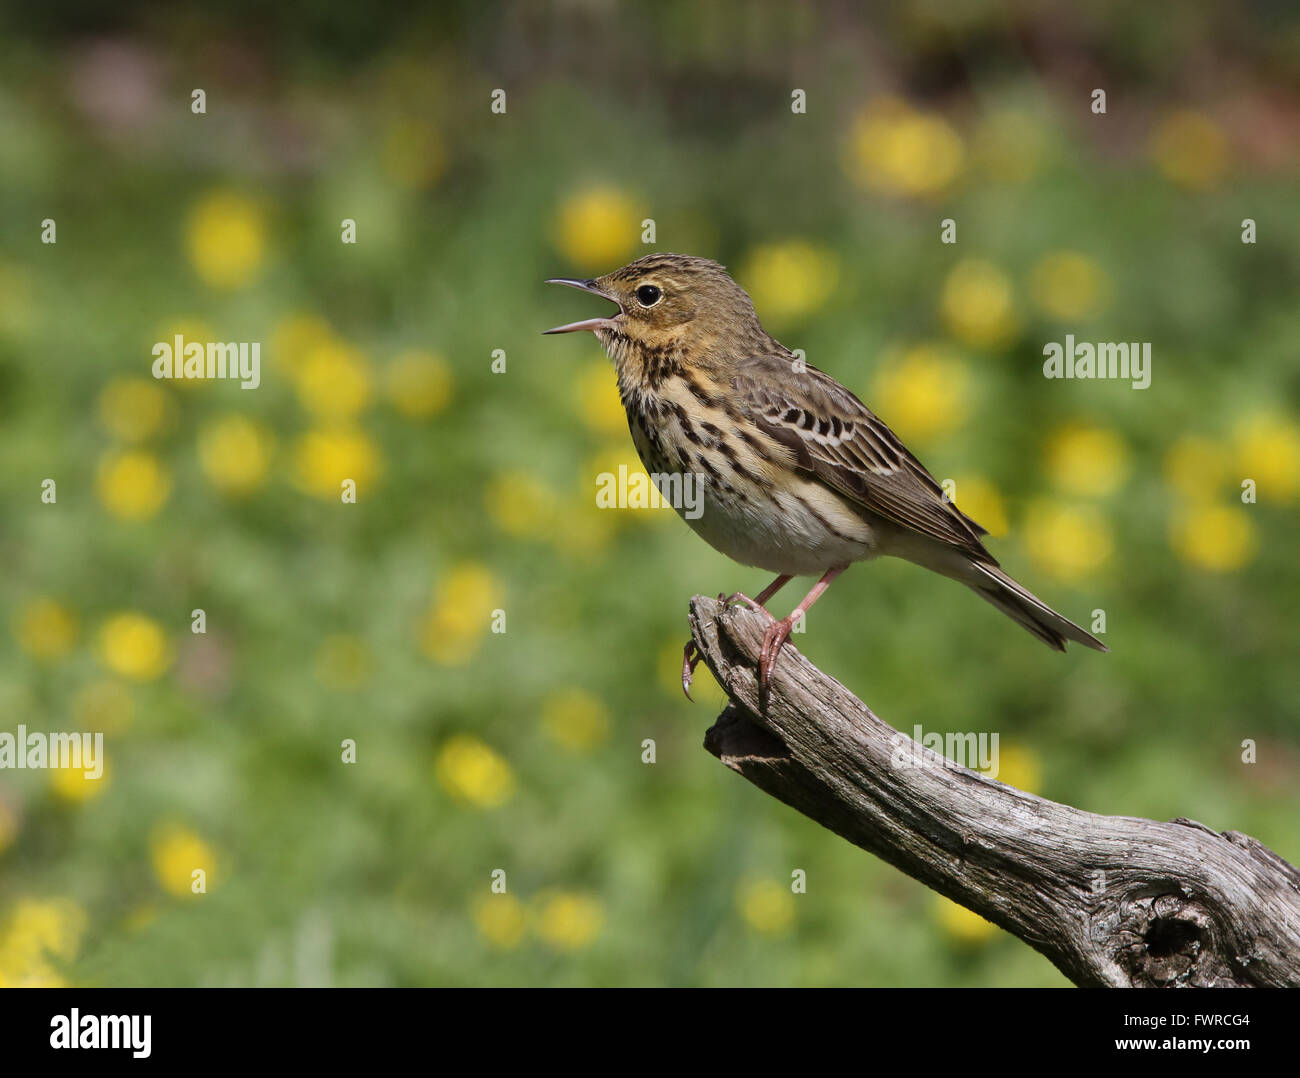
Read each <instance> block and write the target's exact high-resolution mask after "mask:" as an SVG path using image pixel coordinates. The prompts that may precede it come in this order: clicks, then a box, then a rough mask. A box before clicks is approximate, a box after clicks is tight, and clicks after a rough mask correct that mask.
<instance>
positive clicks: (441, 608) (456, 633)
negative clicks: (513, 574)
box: [424, 562, 502, 666]
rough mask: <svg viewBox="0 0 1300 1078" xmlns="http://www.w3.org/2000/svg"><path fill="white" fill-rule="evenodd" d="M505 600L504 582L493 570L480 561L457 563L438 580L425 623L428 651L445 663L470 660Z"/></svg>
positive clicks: (459, 663) (433, 657)
mask: <svg viewBox="0 0 1300 1078" xmlns="http://www.w3.org/2000/svg"><path fill="white" fill-rule="evenodd" d="M501 601H502V587H501V583H500V581H499V580H498V579H497V577H496V576H495V575H494V574H493V573H492V572H491V570H489V569H487V568H486V567H485V566H482V565H479V564H478V563H476V562H462V563H461V564H459V565H456V566H454V567H453V568H452V569H451V570H450V571H449V572H448V573H447V574H446V576H444V577H443V578H442V580H441V581H439V583H438V588H437V591H436V593H435V595H434V602H433V609H432V610H431V612H430V614H429V618H428V620H427V622H426V624H425V630H424V650H425V653H426V654H427V655H428V656H429V657H430V658H431V659H433V660H434V661H435V662H437V663H441V664H442V665H443V666H459V665H461V664H463V663H466V662H468V661H469V660H470V659H472V658H473V657H474V655H475V654H476V653H477V652H478V649H479V646H480V644H481V643H482V640H483V634H484V633H486V632H487V631H488V630H489V629H490V628H491V627H492V625H491V621H492V617H493V611H495V610H498V609H500V607H501Z"/></svg>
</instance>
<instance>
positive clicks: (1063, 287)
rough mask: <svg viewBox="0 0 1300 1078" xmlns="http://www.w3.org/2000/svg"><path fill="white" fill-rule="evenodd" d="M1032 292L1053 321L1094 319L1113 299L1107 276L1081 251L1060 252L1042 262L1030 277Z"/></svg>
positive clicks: (1035, 267) (1035, 299) (1046, 257)
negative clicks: (1054, 319)
mask: <svg viewBox="0 0 1300 1078" xmlns="http://www.w3.org/2000/svg"><path fill="white" fill-rule="evenodd" d="M1029 291H1030V294H1031V295H1032V296H1033V298H1034V302H1035V303H1037V304H1038V306H1039V307H1041V308H1042V309H1043V310H1044V311H1046V312H1047V313H1048V314H1049V315H1051V316H1052V317H1053V318H1059V319H1061V320H1062V321H1074V320H1077V319H1082V318H1091V317H1092V316H1093V315H1095V314H1097V313H1098V312H1099V311H1101V310H1102V309H1103V308H1104V307H1105V306H1106V303H1107V302H1108V300H1109V298H1110V282H1109V281H1108V280H1107V278H1106V274H1105V272H1104V271H1103V270H1102V268H1101V267H1100V266H1099V265H1097V263H1096V262H1094V261H1093V260H1092V259H1091V258H1089V257H1088V256H1087V255H1083V254H1080V253H1079V252H1078V251H1057V252H1055V253H1053V254H1050V255H1047V256H1045V257H1044V258H1042V259H1041V260H1040V261H1039V262H1038V264H1037V265H1035V266H1034V268H1033V270H1032V271H1031V273H1030V279H1029Z"/></svg>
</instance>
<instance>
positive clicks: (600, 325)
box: [543, 277, 622, 333]
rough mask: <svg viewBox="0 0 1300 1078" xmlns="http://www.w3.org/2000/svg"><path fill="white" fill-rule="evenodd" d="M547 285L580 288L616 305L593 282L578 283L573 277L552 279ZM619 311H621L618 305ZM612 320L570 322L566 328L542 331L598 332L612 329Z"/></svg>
mask: <svg viewBox="0 0 1300 1078" xmlns="http://www.w3.org/2000/svg"><path fill="white" fill-rule="evenodd" d="M546 283H547V284H567V285H568V286H569V287H570V288H581V289H582V290H583V291H584V292H590V293H591V294H592V295H593V296H599V297H600V298H601V299H607V300H609V301H610V302H611V303H618V300H616V299H615V298H614V297H613V296H611V295H608V294H607V293H605V292H603V291H601V290H600V289H599V288H597V287H596V282H595V281H580V280H578V279H576V278H574V277H552V278H551V279H550V280H549V281H547V282H546ZM619 311H620V312H621V311H622V306H621V305H620V307H619ZM613 328H614V320H613V319H612V318H588V319H585V320H584V321H582V322H570V323H569V324H568V325H567V326H556V327H555V328H554V329H548V330H543V332H544V333H577V332H578V331H579V330H582V329H589V330H593V331H595V330H598V329H613Z"/></svg>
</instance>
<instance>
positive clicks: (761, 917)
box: [736, 880, 794, 936]
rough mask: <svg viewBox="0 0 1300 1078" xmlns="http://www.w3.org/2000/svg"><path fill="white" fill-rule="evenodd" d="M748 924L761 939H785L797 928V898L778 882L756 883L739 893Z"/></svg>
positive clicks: (737, 894)
mask: <svg viewBox="0 0 1300 1078" xmlns="http://www.w3.org/2000/svg"><path fill="white" fill-rule="evenodd" d="M736 906H737V908H738V909H739V910H740V913H741V916H742V917H744V919H745V923H746V924H747V925H749V927H750V928H752V929H753V930H754V931H755V932H757V933H759V935H762V936H784V935H785V934H786V933H788V932H789V931H790V929H791V927H793V925H794V895H793V893H792V892H791V891H790V888H789V887H783V886H782V885H781V884H779V883H777V882H776V881H775V880H754V881H751V882H749V883H745V884H743V885H742V886H741V887H739V888H738V889H737V891H736Z"/></svg>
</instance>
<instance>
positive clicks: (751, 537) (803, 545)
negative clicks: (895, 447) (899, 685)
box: [631, 423, 880, 576]
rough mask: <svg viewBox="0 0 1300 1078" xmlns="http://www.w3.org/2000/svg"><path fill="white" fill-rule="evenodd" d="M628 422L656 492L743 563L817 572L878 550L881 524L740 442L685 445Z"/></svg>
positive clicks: (794, 572) (701, 533)
mask: <svg viewBox="0 0 1300 1078" xmlns="http://www.w3.org/2000/svg"><path fill="white" fill-rule="evenodd" d="M631 426H632V440H633V442H634V443H635V444H636V448H637V452H638V453H639V454H640V456H641V461H642V463H643V464H644V465H645V467H646V470H647V471H648V472H649V473H650V474H651V478H652V479H653V478H655V477H656V476H658V477H659V478H658V479H656V485H657V486H659V488H660V490H661V492H663V493H665V495H667V493H668V490H669V489H671V490H672V491H673V493H674V495H675V496H674V497H672V498H671V499H670V501H671V502H672V505H673V508H674V509H676V510H677V513H678V515H679V516H681V517H682V519H683V520H685V521H686V523H687V524H689V525H690V526H691V528H692V530H694V532H695V533H696V534H697V535H699V536H700V538H702V539H703V540H704V541H705V542H707V543H708V544H709V545H710V546H712V547H713V548H714V549H715V550H718V551H721V552H722V553H723V554H726V555H727V557H729V558H732V559H733V560H735V561H738V562H740V563H741V564H742V565H752V566H755V567H756V568H759V569H766V570H767V571H768V572H771V573H777V574H780V575H790V576H808V575H816V576H820V575H821V574H822V573H824V572H826V570H828V569H830V568H832V567H834V566H838V565H847V564H848V563H850V562H854V561H861V560H863V559H865V558H871V557H874V556H876V554H878V553H879V539H880V536H879V529H878V528H877V526H876V525H875V524H874V523H873V522H872V521H871V519H870V517H869V514H866V513H864V512H862V511H860V510H859V509H857V508H856V507H854V506H852V505H851V504H850V503H849V502H847V501H846V500H845V499H843V498H841V497H840V496H839V495H838V494H836V493H835V492H834V491H832V490H830V489H828V488H827V487H825V486H823V485H822V484H820V483H817V482H813V481H811V480H805V479H803V478H802V477H800V476H798V475H796V474H795V473H793V472H791V471H788V470H786V469H782V468H779V467H775V466H769V465H767V464H765V463H764V462H762V461H760V460H758V459H757V458H754V457H752V455H751V456H748V457H747V456H746V455H745V450H744V445H743V443H741V442H740V441H739V440H737V441H735V442H732V441H731V440H730V439H728V438H726V437H725V436H724V437H723V438H722V439H719V440H718V441H717V442H716V443H715V444H700V443H699V442H689V443H688V442H685V441H683V440H680V439H678V438H674V437H673V435H674V434H675V433H676V431H674V430H673V429H672V428H671V427H669V428H668V429H667V430H663V429H661V430H659V431H656V432H655V434H654V436H649V435H647V433H646V431H644V430H642V429H639V426H638V424H636V423H633V424H632V425H631ZM674 473H675V474H674ZM665 476H671V479H670V480H669V484H672V485H671V486H670V485H669V484H666V483H665V482H664V481H663V478H664V477H665ZM679 477H680V478H679ZM681 495H686V496H681Z"/></svg>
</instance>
